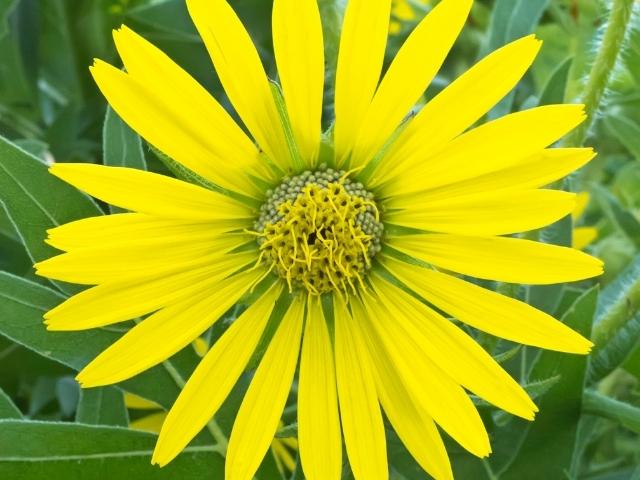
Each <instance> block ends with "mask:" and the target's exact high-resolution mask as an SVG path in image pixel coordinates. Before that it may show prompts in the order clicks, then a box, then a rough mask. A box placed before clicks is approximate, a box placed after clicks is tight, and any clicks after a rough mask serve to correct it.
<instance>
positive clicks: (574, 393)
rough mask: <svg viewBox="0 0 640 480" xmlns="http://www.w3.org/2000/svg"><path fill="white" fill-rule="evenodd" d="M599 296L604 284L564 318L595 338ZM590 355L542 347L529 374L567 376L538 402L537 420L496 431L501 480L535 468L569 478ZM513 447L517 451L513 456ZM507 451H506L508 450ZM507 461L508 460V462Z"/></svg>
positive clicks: (538, 472) (539, 472)
mask: <svg viewBox="0 0 640 480" xmlns="http://www.w3.org/2000/svg"><path fill="white" fill-rule="evenodd" d="M597 300H598V287H597V286H595V287H593V288H591V289H589V290H587V291H586V292H585V293H583V294H582V295H581V296H580V297H579V298H578V299H577V300H576V302H575V303H574V304H573V306H572V307H571V308H570V309H569V310H568V311H567V313H566V314H565V315H564V316H563V318H562V321H563V322H564V323H566V324H567V325H568V326H569V327H571V328H573V329H574V330H576V331H578V332H580V333H581V334H582V335H584V336H586V337H589V336H590V333H591V325H592V322H593V316H594V313H595V310H596V304H597ZM587 363H588V357H587V356H584V355H570V354H565V353H559V352H552V351H547V350H545V351H542V352H540V355H539V357H538V359H537V361H536V362H535V363H534V365H533V367H532V369H531V373H530V375H529V377H530V378H532V379H540V378H549V377H552V376H555V375H559V376H560V377H561V380H560V381H559V382H558V383H556V384H555V385H553V386H552V387H551V388H550V389H549V391H548V392H547V393H546V394H545V395H543V396H542V397H540V398H539V399H538V401H537V402H536V403H537V405H538V407H539V408H540V411H539V412H538V414H537V416H536V419H535V421H534V422H524V421H520V420H513V421H512V422H510V423H514V422H515V424H516V425H517V424H520V425H521V427H522V433H521V434H520V435H518V433H517V430H518V429H517V428H514V427H515V425H513V424H511V425H508V427H510V430H511V435H504V437H503V436H502V435H501V433H500V432H497V433H496V448H495V449H496V451H498V450H500V451H501V454H500V455H496V458H495V459H493V461H492V460H490V463H491V464H492V465H495V467H494V470H496V471H500V472H501V473H502V475H501V476H500V478H501V479H504V480H510V479H514V480H515V479H522V478H527V475H528V473H529V472H532V471H535V472H536V475H539V478H549V479H551V478H564V472H565V471H568V470H569V468H570V467H571V462H572V458H573V451H574V445H575V441H576V434H577V426H578V420H579V419H580V408H581V402H582V392H583V389H584V381H585V375H586V370H587ZM509 445H515V447H512V448H511V451H512V452H513V455H511V456H510V458H509V455H508V454H507V452H508V451H509V448H508V447H509ZM503 448H504V449H505V450H502V449H503ZM505 460H507V461H506V462H505Z"/></svg>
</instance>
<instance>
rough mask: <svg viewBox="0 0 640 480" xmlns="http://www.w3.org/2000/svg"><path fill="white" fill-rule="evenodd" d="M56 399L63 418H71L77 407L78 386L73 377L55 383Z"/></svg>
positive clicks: (60, 379) (63, 378)
mask: <svg viewBox="0 0 640 480" xmlns="http://www.w3.org/2000/svg"><path fill="white" fill-rule="evenodd" d="M56 398H57V399H58V404H59V405H60V412H61V413H62V416H63V417H71V416H72V415H73V414H74V413H75V412H76V408H77V407H78V399H79V398H80V386H79V385H78V382H76V381H75V379H74V378H73V377H62V378H59V379H58V380H57V381H56Z"/></svg>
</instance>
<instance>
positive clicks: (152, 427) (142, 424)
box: [129, 412, 167, 433]
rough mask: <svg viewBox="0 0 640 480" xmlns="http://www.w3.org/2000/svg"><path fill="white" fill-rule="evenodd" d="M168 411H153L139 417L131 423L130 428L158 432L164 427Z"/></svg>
mask: <svg viewBox="0 0 640 480" xmlns="http://www.w3.org/2000/svg"><path fill="white" fill-rule="evenodd" d="M166 416H167V412H158V413H152V414H151V415H146V416H144V417H141V418H138V419H137V420H134V421H132V422H131V423H130V424H129V428H131V429H133V430H143V431H145V432H151V433H158V432H160V429H161V428H162V422H164V419H165V417H166Z"/></svg>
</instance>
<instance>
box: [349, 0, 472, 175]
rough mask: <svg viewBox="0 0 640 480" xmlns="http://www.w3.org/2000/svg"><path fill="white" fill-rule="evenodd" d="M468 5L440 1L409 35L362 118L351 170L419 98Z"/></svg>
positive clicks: (369, 156)
mask: <svg viewBox="0 0 640 480" xmlns="http://www.w3.org/2000/svg"><path fill="white" fill-rule="evenodd" d="M471 3H472V1H471V0H444V1H442V2H440V3H439V4H438V5H437V6H436V7H435V8H434V9H433V10H432V11H431V12H430V13H429V14H428V15H427V16H426V17H425V18H424V19H423V20H422V21H421V22H420V23H419V24H418V26H417V27H416V28H415V29H414V30H413V32H411V34H410V35H409V37H408V38H407V40H406V41H405V42H404V44H403V45H402V47H401V48H400V50H399V51H398V53H397V55H396V57H395V58H394V60H393V62H392V63H391V65H390V66H389V69H388V70H387V72H386V74H385V75H384V78H383V79H382V82H380V86H379V87H378V90H377V91H376V93H375V96H374V97H373V100H372V102H371V105H370V106H369V109H368V111H367V113H366V116H365V117H364V122H363V124H362V126H361V128H360V131H359V133H358V137H357V140H356V143H355V145H354V147H353V153H352V155H351V166H352V167H358V166H360V165H364V164H365V163H367V162H368V161H369V160H371V159H372V158H373V156H374V155H375V154H376V153H377V152H378V151H379V150H380V149H381V148H382V146H383V145H384V144H385V143H386V142H387V140H388V139H389V137H390V136H391V134H392V133H393V131H394V130H395V129H396V127H397V126H398V125H399V124H400V122H401V121H402V119H403V118H404V117H405V116H406V115H407V114H408V113H409V111H410V110H411V108H412V107H413V106H414V105H415V103H416V102H417V101H418V100H419V99H420V97H421V96H422V94H423V93H424V91H425V90H426V89H427V87H428V86H429V83H430V82H431V80H433V77H435V75H436V73H437V72H438V70H439V69H440V66H441V65H442V62H444V59H445V57H446V56H447V54H448V53H449V50H450V49H451V46H452V45H453V43H454V42H455V40H456V38H457V36H458V34H459V33H460V30H462V27H463V25H464V23H465V21H466V19H467V15H468V14H469V9H470V8H471Z"/></svg>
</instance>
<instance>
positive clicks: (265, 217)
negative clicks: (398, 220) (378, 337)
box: [255, 168, 383, 295]
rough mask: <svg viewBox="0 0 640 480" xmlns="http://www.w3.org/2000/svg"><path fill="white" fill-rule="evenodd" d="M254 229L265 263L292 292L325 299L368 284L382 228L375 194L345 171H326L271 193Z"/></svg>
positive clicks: (305, 174)
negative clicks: (365, 279) (303, 291)
mask: <svg viewBox="0 0 640 480" xmlns="http://www.w3.org/2000/svg"><path fill="white" fill-rule="evenodd" d="M255 230H256V232H257V233H258V244H259V245H260V250H261V256H260V257H261V259H263V260H264V261H266V262H267V263H269V264H270V266H271V268H272V269H274V270H275V272H276V273H277V274H278V275H279V276H280V277H282V278H284V279H286V280H287V283H288V284H289V289H290V290H293V289H294V288H304V289H306V290H307V291H308V292H309V293H311V294H314V295H320V294H322V293H325V292H329V291H332V290H341V291H346V290H347V289H351V290H355V285H356V283H360V284H363V275H364V274H365V273H366V271H367V270H368V269H369V268H370V266H371V259H372V258H373V257H374V256H375V255H376V253H378V252H379V251H380V248H381V247H380V239H381V237H382V232H383V225H382V223H381V222H380V218H379V212H378V207H377V206H376V204H375V202H374V201H373V194H372V193H371V192H368V191H366V190H365V189H364V187H363V186H362V184H361V183H357V182H353V181H351V180H350V179H349V178H347V173H346V172H344V171H341V170H333V169H331V168H329V169H326V168H321V169H320V170H318V171H315V172H311V171H306V172H303V173H302V174H300V175H297V176H295V177H285V178H284V180H283V182H282V183H281V184H280V185H279V186H278V187H277V188H275V189H274V190H271V191H269V192H267V199H266V201H265V203H264V204H263V205H262V207H261V209H260V217H259V218H258V220H257V221H256V223H255Z"/></svg>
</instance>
